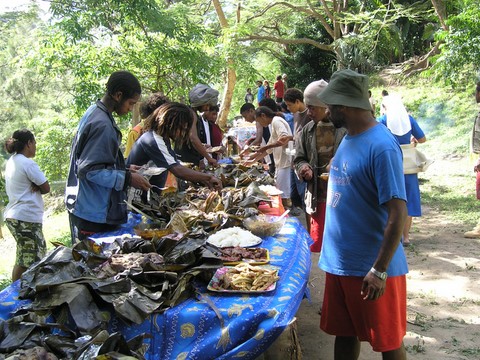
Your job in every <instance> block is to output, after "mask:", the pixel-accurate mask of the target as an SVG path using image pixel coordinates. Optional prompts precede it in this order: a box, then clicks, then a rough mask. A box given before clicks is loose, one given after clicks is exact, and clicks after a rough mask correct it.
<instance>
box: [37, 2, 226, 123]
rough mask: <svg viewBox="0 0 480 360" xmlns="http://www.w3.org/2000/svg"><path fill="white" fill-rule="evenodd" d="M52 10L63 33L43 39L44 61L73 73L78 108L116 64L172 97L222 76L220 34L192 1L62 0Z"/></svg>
mask: <svg viewBox="0 0 480 360" xmlns="http://www.w3.org/2000/svg"><path fill="white" fill-rule="evenodd" d="M51 10H52V14H53V15H54V17H55V18H56V19H57V21H56V22H55V23H54V26H55V27H56V28H58V29H61V31H62V33H61V35H57V36H56V37H52V38H50V39H49V41H48V42H46V43H45V44H44V45H45V67H46V68H51V69H54V70H55V71H59V72H69V73H70V74H71V75H72V77H73V79H74V80H73V82H74V84H73V91H74V93H75V94H76V109H77V113H78V114H79V113H82V112H83V111H84V110H85V108H86V107H87V105H88V104H90V103H91V101H92V98H93V97H94V96H99V94H101V93H102V92H103V89H102V86H101V85H100V82H101V80H105V79H106V78H107V77H108V75H110V73H111V72H113V71H115V70H119V69H127V70H129V71H131V72H133V73H134V74H135V75H136V76H137V77H138V78H139V79H140V81H141V84H142V87H143V89H144V90H145V92H146V93H148V92H154V91H162V92H164V93H165V94H166V95H167V96H168V97H170V98H171V99H172V100H182V99H185V98H186V96H187V94H188V90H189V89H191V88H192V87H193V86H194V85H195V84H196V83H199V82H202V83H212V82H214V81H215V79H216V78H218V74H219V70H220V68H221V66H220V60H219V59H217V58H216V57H215V56H212V53H214V51H215V49H214V45H215V41H216V39H215V36H214V34H213V33H212V32H211V31H206V30H205V28H204V27H203V25H202V22H201V21H200V20H201V16H200V14H195V13H194V12H193V11H192V9H191V8H190V7H189V6H188V5H187V4H183V3H180V2H178V3H177V2H175V3H170V2H167V3H166V2H158V1H153V0H139V1H135V2H129V1H128V2H126V1H120V0H101V1H97V0H87V1H82V2H77V1H72V0H58V1H55V2H52V3H51Z"/></svg>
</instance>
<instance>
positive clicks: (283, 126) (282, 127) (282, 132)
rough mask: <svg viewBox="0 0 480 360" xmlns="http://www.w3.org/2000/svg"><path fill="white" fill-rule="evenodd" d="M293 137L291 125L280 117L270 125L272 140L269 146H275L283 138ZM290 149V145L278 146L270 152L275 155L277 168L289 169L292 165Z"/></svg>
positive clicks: (276, 117) (275, 118)
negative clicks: (287, 151) (288, 150)
mask: <svg viewBox="0 0 480 360" xmlns="http://www.w3.org/2000/svg"><path fill="white" fill-rule="evenodd" d="M287 135H290V136H291V135H292V130H290V125H288V123H287V122H286V121H285V120H284V119H282V118H281V117H280V116H275V117H274V118H273V120H272V123H271V124H270V140H269V141H268V144H273V143H275V142H277V140H278V139H279V138H280V137H282V136H287ZM287 148H288V143H287V144H285V145H284V146H277V147H275V148H273V149H271V150H269V151H268V152H272V153H273V160H274V161H275V167H277V168H279V169H282V168H287V167H288V168H289V167H290V166H291V165H292V160H291V159H290V155H287V153H286V149H287Z"/></svg>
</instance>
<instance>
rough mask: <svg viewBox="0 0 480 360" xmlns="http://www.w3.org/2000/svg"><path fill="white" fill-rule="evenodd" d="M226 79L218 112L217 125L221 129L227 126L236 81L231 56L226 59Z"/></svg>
mask: <svg viewBox="0 0 480 360" xmlns="http://www.w3.org/2000/svg"><path fill="white" fill-rule="evenodd" d="M227 66H228V67H227V79H226V80H227V81H226V83H225V91H224V92H223V99H222V104H221V107H220V113H219V114H218V120H217V121H218V126H220V127H221V128H222V129H225V128H226V127H227V118H228V113H229V112H230V108H231V107H232V98H233V91H234V90H235V84H236V83H237V73H236V71H235V64H234V61H233V59H232V58H229V59H228V60H227Z"/></svg>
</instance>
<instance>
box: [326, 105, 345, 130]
mask: <svg viewBox="0 0 480 360" xmlns="http://www.w3.org/2000/svg"><path fill="white" fill-rule="evenodd" d="M328 118H329V119H330V122H331V123H332V124H333V126H335V127H336V128H337V129H339V128H342V127H345V125H346V121H345V115H344V114H343V113H342V112H341V111H340V106H338V105H334V106H332V107H331V110H330V113H329V115H328Z"/></svg>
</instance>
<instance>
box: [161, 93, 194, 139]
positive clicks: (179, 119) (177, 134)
mask: <svg viewBox="0 0 480 360" xmlns="http://www.w3.org/2000/svg"><path fill="white" fill-rule="evenodd" d="M194 116H196V115H195V113H194V112H193V110H192V109H191V108H190V107H188V106H187V105H185V104H181V103H178V102H169V103H166V104H164V105H162V106H160V107H159V108H157V109H156V110H155V111H154V112H153V114H152V117H153V121H152V130H153V131H155V132H156V133H157V134H158V135H160V136H162V137H168V138H170V139H174V140H175V145H178V146H179V148H181V147H182V146H183V144H185V143H186V142H187V141H188V139H189V137H190V130H191V128H192V125H193V119H194Z"/></svg>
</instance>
